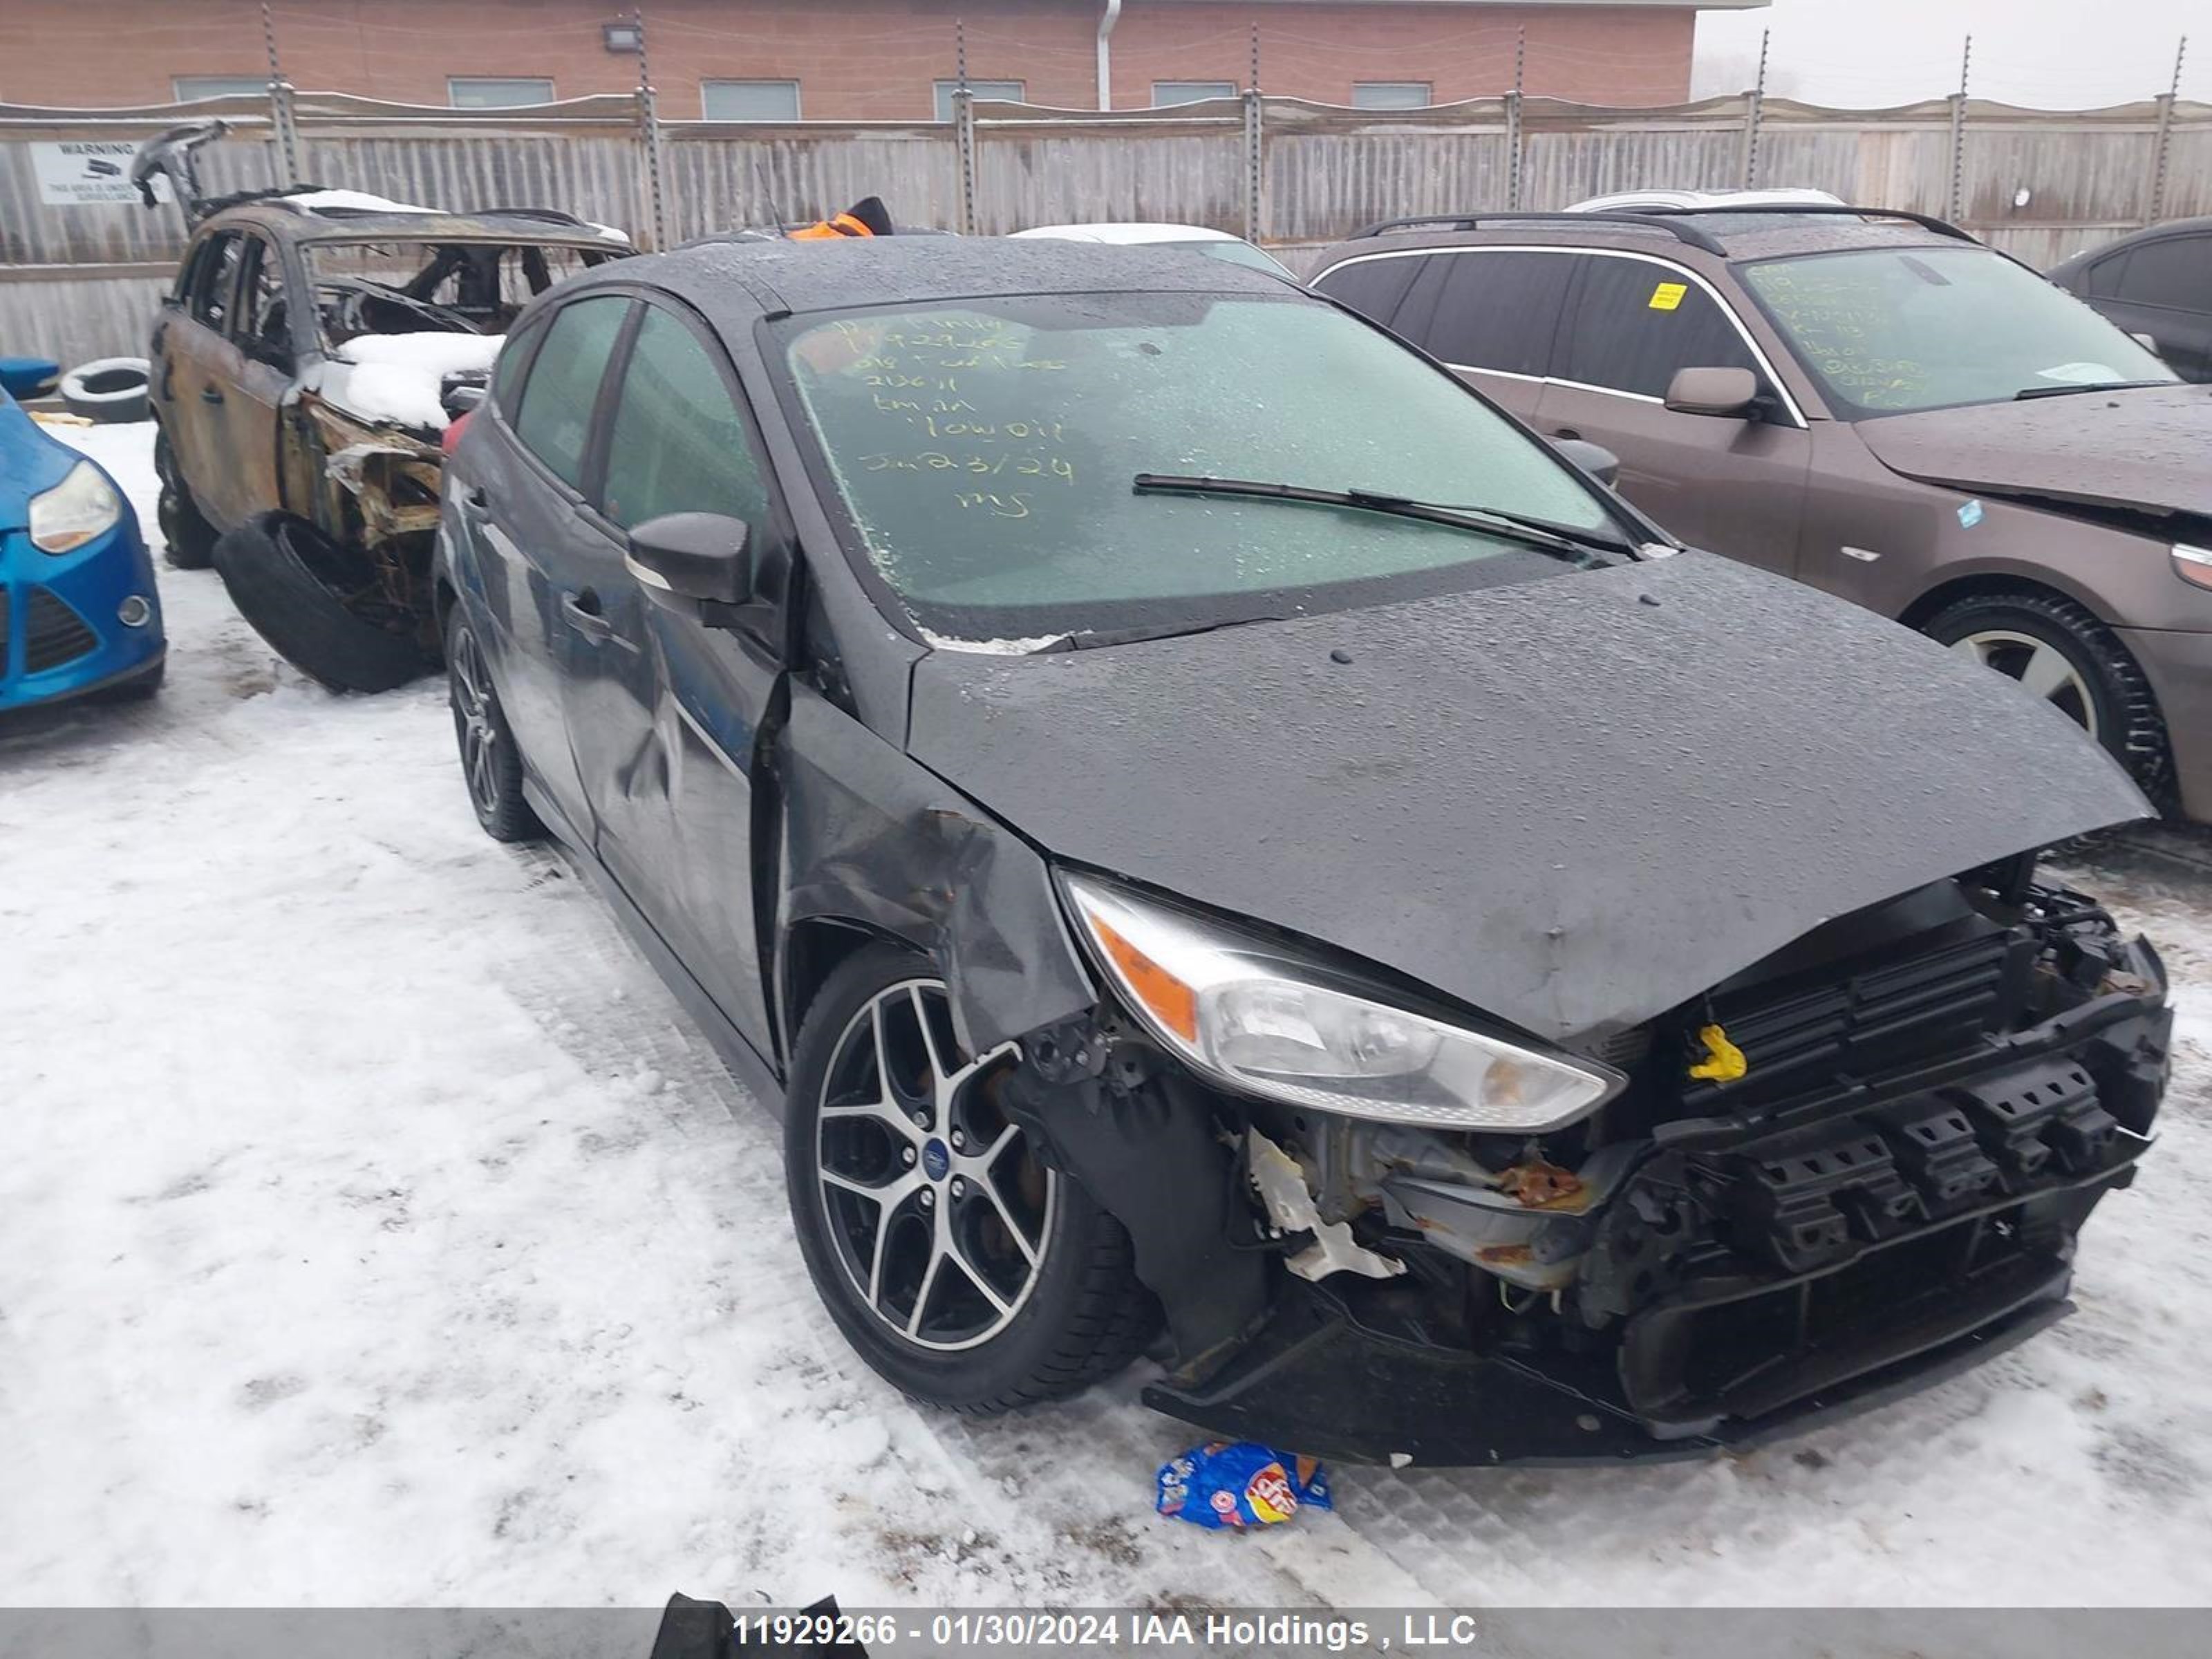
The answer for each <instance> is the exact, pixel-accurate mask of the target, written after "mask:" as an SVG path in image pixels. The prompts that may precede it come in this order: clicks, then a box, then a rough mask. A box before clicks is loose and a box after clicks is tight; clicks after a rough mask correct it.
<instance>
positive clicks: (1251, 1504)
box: [1153, 1440, 1336, 1528]
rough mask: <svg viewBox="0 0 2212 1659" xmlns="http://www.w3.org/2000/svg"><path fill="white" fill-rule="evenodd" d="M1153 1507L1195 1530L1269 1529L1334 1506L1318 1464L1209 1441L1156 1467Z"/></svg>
mask: <svg viewBox="0 0 2212 1659" xmlns="http://www.w3.org/2000/svg"><path fill="white" fill-rule="evenodd" d="M1153 1507H1154V1508H1156V1509H1158V1510H1159V1512H1160V1513H1161V1514H1162V1515H1169V1516H1174V1517H1175V1518H1176V1520H1178V1521H1188V1522H1190V1523H1191V1524H1192V1525H1193V1526H1194V1527H1213V1528H1220V1527H1272V1526H1273V1525H1275V1524H1276V1523H1277V1522H1283V1521H1287V1520H1289V1519H1290V1518H1291V1516H1293V1515H1296V1514H1297V1512H1298V1511H1299V1510H1301V1509H1316V1510H1327V1509H1334V1508H1335V1507H1336V1506H1335V1505H1334V1504H1332V1503H1330V1502H1329V1498H1328V1471H1326V1470H1325V1469H1323V1468H1322V1466H1321V1463H1320V1461H1319V1460H1318V1459H1316V1458H1311V1457H1294V1456H1292V1455H1291V1454H1289V1453H1288V1452H1279V1451H1274V1450H1272V1449H1269V1448H1268V1447H1266V1446H1262V1445H1259V1444H1257V1443H1255V1442H1253V1441H1249V1440H1238V1441H1234V1442H1231V1441H1227V1440H1214V1441H1209V1442H1208V1443H1206V1444H1205V1445H1203V1446H1194V1447H1192V1448H1191V1449H1189V1450H1188V1451H1187V1452H1185V1453H1184V1454H1183V1455H1182V1456H1181V1457H1178V1458H1175V1459H1173V1460H1171V1461H1170V1462H1165V1463H1163V1464H1161V1465H1160V1474H1159V1489H1158V1495H1157V1496H1156V1497H1155V1498H1154V1499H1153Z"/></svg>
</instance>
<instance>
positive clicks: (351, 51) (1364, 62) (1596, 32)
mask: <svg viewBox="0 0 2212 1659" xmlns="http://www.w3.org/2000/svg"><path fill="white" fill-rule="evenodd" d="M1765 3H1767V0H1550V3H1543V4H1524V3H1517V0H644V3H643V9H644V14H645V21H646V25H647V30H648V33H649V47H650V52H651V58H650V61H651V64H652V70H653V82H654V84H655V85H656V86H657V87H658V88H659V94H660V110H661V112H662V114H663V115H664V117H665V118H670V119H697V118H702V117H704V118H714V119H736V120H790V119H794V118H811V119H817V120H928V119H932V118H943V115H944V112H945V110H946V109H947V107H948V104H947V98H948V95H949V93H950V91H951V88H953V87H954V86H956V85H957V83H958V76H959V72H960V71H959V45H960V40H961V39H962V38H963V37H964V44H965V48H966V58H967V75H968V80H969V85H970V86H971V87H972V88H974V89H975V91H976V92H977V93H978V94H981V95H987V96H996V97H1015V98H1020V99H1023V100H1026V101H1028V102H1030V103H1036V104H1046V105H1051V106H1057V107H1060V108H1069V109H1092V108H1097V107H1100V106H1101V105H1102V104H1103V102H1105V101H1106V98H1105V97H1104V96H1103V95H1102V94H1105V93H1108V92H1110V101H1111V104H1112V106H1113V107H1115V108H1139V107H1144V106H1151V105H1155V104H1163V103H1175V102H1178V101H1184V100H1189V99H1191V98H1194V97H1206V96H1212V95H1214V94H1220V93H1225V92H1234V91H1238V90H1241V89H1242V88H1243V87H1244V86H1245V85H1246V84H1247V83H1248V82H1249V80H1250V78H1251V60H1252V47H1253V39H1254V32H1255V29H1256V30H1257V34H1258V42H1259V49H1260V83H1261V86H1262V87H1263V88H1265V89H1266V90H1267V91H1268V92H1271V93H1282V94H1290V95H1292V96H1295V97H1301V98H1309V99H1313V100H1318V101H1322V102H1326V103H1332V104H1354V105H1365V106H1372V107H1377V108H1393V107H1406V106H1418V105H1420V104H1425V103H1431V102H1434V103H1444V102H1449V101H1450V100H1455V99H1460V98H1472V97H1479V96H1485V95H1493V94H1498V93H1500V92H1503V91H1505V90H1507V89H1508V88H1510V87H1511V85H1512V84H1513V61H1514V53H1515V49H1516V41H1521V40H1525V46H1526V66H1525V70H1524V74H1523V85H1524V87H1525V89H1526V90H1527V91H1528V93H1530V94H1533V95H1541V96H1551V97H1558V98H1569V99H1574V100H1578V101H1581V102H1585V103H1598V104H1630V105H1633V104H1661V103H1671V102H1675V101H1678V100H1682V99H1684V98H1686V97H1687V96H1688V95H1689V84H1690V53H1691V46H1692V36H1693V34H1694V32H1695V29H1696V22H1697V14H1698V12H1699V10H1700V9H1742V8H1747V7H1753V6H1762V5H1765ZM629 12H630V0H278V3H276V6H275V8H274V12H273V24H274V28H275V31H276V43H277V46H278V50H279V52H280V55H281V58H282V61H283V69H284V73H285V75H286V76H287V78H289V80H290V81H291V82H292V83H293V84H294V85H295V86H297V87H300V88H305V89H309V90H316V91H339V92H351V93H359V94H364V95H367V96H369V97H374V98H382V99H390V100H396V101H399V102H404V103H414V104H429V105H454V106H484V105H491V104H524V103H535V102H542V101H544V100H548V99H554V98H573V97H578V96H581V95H583V94H587V93H601V92H626V91H629V89H631V88H634V87H635V85H636V84H637V79H638V60H637V57H636V52H635V39H634V31H632V30H631V29H629V28H628V27H625V25H626V23H627V21H628V19H629ZM956 25H957V27H956ZM265 64H266V58H265V56H264V46H263V40H262V20H261V7H260V5H259V4H258V0H5V3H0V102H9V103H17V104H40V105H47V106H70V107H79V108H88V107H101V106H110V107H112V106H130V105H143V104H158V103H167V102H168V101H170V100H173V99H180V98H194V97H206V96H210V95H213V94H220V93H227V92H236V91H240V90H247V91H254V90H258V89H259V88H261V86H262V85H263V84H264V82H265V80H266V76H267V70H266V68H265Z"/></svg>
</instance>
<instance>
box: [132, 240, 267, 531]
mask: <svg viewBox="0 0 2212 1659" xmlns="http://www.w3.org/2000/svg"><path fill="white" fill-rule="evenodd" d="M244 252H245V238H244V237H243V236H242V235H240V233H238V232H236V231H231V230H223V231H216V232H215V233H214V234H211V235H210V236H208V237H206V238H205V239H204V240H202V241H201V242H200V244H199V245H198V246H197V247H196V248H194V249H193V251H192V252H191V257H190V258H189V259H188V260H187V261H186V263H185V272H184V280H183V283H181V285H180V287H179V291H178V293H177V294H176V295H174V296H173V299H172V301H171V304H170V306H169V307H168V308H167V310H165V312H164V314H163V319H162V322H161V327H160V336H159V343H158V344H157V345H156V347H155V350H156V352H157V353H158V355H159V356H160V357H161V372H160V374H159V376H158V378H157V379H156V380H155V388H154V391H155V397H156V398H158V399H159V400H160V402H161V430H162V431H163V432H164V433H165V434H167V437H168V440H169V449H170V452H171V453H172V454H173V455H174V456H175V458H176V464H177V467H178V470H179V471H180V472H181V473H182V474H183V476H184V479H185V483H187V484H189V485H190V486H191V491H192V495H193V498H194V500H195V501H197V502H198V504H199V507H200V510H201V511H202V512H203V513H206V515H207V516H208V518H209V520H210V521H211V522H212V523H214V524H215V526H216V527H217V528H218V529H228V528H229V527H230V526H233V525H234V524H236V523H237V522H238V520H239V519H240V517H242V516H243V515H242V514H240V513H238V512H237V511H236V510H235V509H236V503H237V502H238V501H240V499H242V496H241V493H240V490H239V489H237V487H236V484H235V482H234V479H233V478H232V477H231V476H230V474H231V466H230V459H229V455H228V445H229V431H228V422H227V421H226V420H225V418H224V416H225V412H226V410H227V407H228V403H229V398H230V391H229V381H228V377H227V375H226V373H225V371H226V369H227V368H230V367H234V364H235V361H236V356H237V350H236V348H235V347H234V346H233V345H232V344H231V343H230V340H229V338H228V330H229V325H230V313H231V310H232V307H234V305H235V303H236V301H237V297H238V275H239V265H240V260H241V258H242V257H243V254H244Z"/></svg>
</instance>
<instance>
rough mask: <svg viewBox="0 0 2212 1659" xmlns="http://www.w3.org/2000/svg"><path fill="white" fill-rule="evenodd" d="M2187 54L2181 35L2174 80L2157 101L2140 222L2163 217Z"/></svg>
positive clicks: (2154, 222)
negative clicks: (2146, 205)
mask: <svg viewBox="0 0 2212 1659" xmlns="http://www.w3.org/2000/svg"><path fill="white" fill-rule="evenodd" d="M2188 55H2189V37H2188V36H2187V35H2183V36H2182V37H2181V45H2180V46H2179V48H2178V49H2177V50H2176V51H2175V52H2174V54H2173V79H2172V82H2171V83H2169V84H2168V86H2167V87H2166V91H2165V92H2163V93H2162V94H2160V96H2159V100H2158V137H2157V140H2156V142H2155V145H2154V149H2153V151H2152V154H2151V173H2150V216H2149V217H2148V219H2146V220H2144V221H2143V222H2144V223H2145V224H2148V225H2154V224H2156V223H2158V222H2160V220H2161V219H2163V218H2165V217H2166V167H2167V163H2168V161H2169V159H2170V158H2171V156H2172V151H2173V106H2174V105H2175V103H2176V102H2177V101H2179V99H2180V96H2181V60H2182V59H2183V58H2186V57H2187V56H2188Z"/></svg>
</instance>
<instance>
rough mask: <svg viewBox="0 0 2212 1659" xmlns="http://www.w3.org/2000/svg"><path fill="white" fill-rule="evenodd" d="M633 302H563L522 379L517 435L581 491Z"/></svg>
mask: <svg viewBox="0 0 2212 1659" xmlns="http://www.w3.org/2000/svg"><path fill="white" fill-rule="evenodd" d="M629 304H630V302H629V298H628V297H627V296H625V295H620V294H608V295H599V296H598V297H597V298H594V299H589V300H578V301H575V302H574V303H573V304H570V305H567V306H563V307H562V308H561V313H560V314H559V315H558V316H556V317H555V318H554V319H553V325H552V326H551V327H550V328H549V329H548V330H547V331H546V333H545V343H544V345H542V346H540V347H539V348H538V356H537V359H536V361H535V362H532V364H531V365H530V378H529V379H528V380H526V381H524V382H523V386H522V409H521V412H520V414H519V415H517V416H516V417H515V421H514V435H515V436H516V437H518V438H520V439H521V440H522V443H523V447H525V448H526V449H528V450H529V451H530V453H532V454H533V455H535V456H537V457H538V459H539V460H541V461H543V462H544V463H545V465H547V466H549V467H550V468H552V469H553V472H554V475H555V476H556V477H559V478H561V479H562V480H563V481H564V482H566V483H568V484H570V485H572V486H574V488H576V489H582V488H583V486H584V451H585V448H586V445H587V444H588V443H589V441H590V439H591V433H592V406H593V405H594V404H597V403H598V401H599V382H600V381H601V380H604V379H605V378H606V372H607V356H608V354H610V353H611V352H612V351H613V349H614V346H615V337H616V336H617V334H619V333H620V332H621V331H622V325H623V318H624V317H625V316H626V315H627V314H628V313H629Z"/></svg>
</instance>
